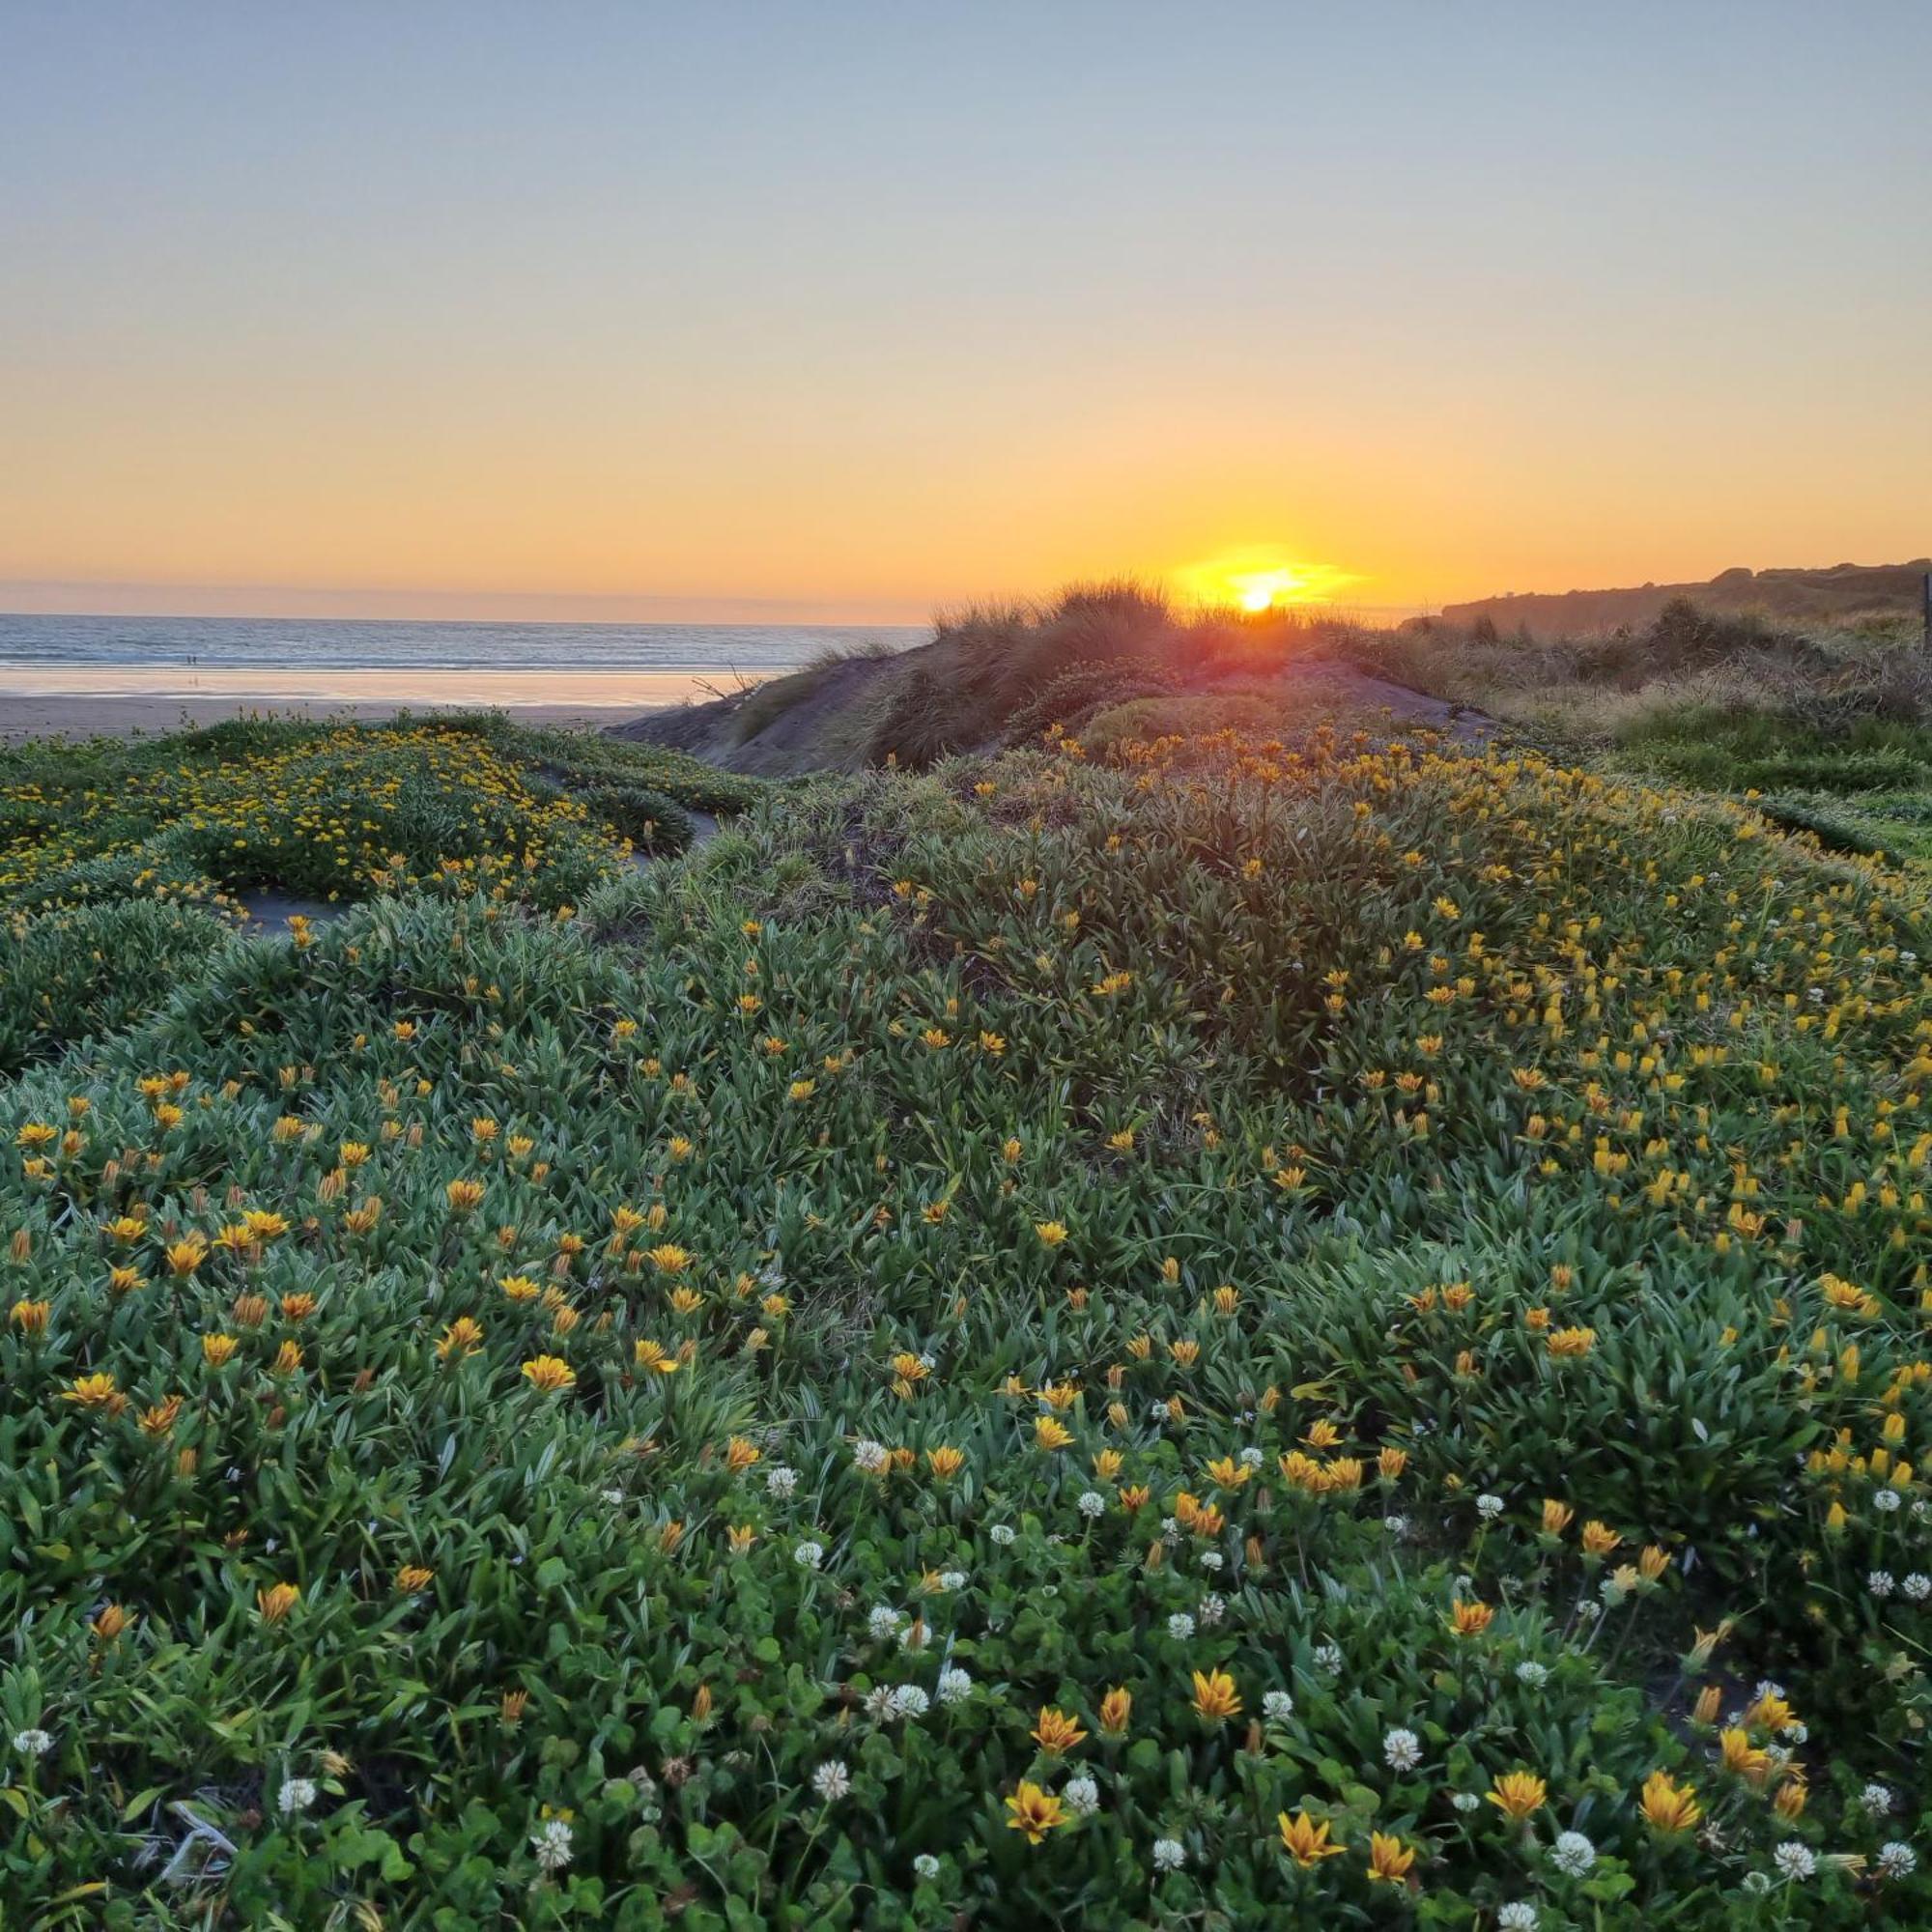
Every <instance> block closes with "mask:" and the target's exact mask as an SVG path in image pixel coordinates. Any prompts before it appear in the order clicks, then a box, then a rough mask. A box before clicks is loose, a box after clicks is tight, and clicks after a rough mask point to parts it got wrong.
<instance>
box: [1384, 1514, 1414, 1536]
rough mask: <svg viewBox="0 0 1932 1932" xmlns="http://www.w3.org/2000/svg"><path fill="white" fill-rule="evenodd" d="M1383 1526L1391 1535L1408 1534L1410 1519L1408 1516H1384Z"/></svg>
mask: <svg viewBox="0 0 1932 1932" xmlns="http://www.w3.org/2000/svg"><path fill="white" fill-rule="evenodd" d="M1382 1527H1383V1528H1384V1529H1385V1530H1387V1531H1388V1533H1389V1534H1390V1535H1391V1536H1406V1535H1407V1534H1408V1519H1407V1518H1406V1516H1385V1517H1383V1518H1382Z"/></svg>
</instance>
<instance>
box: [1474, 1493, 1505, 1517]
mask: <svg viewBox="0 0 1932 1932" xmlns="http://www.w3.org/2000/svg"><path fill="white" fill-rule="evenodd" d="M1502 1513H1503V1499H1502V1497H1500V1496H1490V1495H1482V1496H1478V1497H1477V1498H1476V1514H1477V1515H1478V1516H1479V1517H1481V1518H1482V1519H1483V1520H1484V1521H1485V1522H1494V1521H1495V1520H1496V1519H1497V1517H1499V1516H1501V1515H1502Z"/></svg>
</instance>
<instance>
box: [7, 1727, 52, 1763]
mask: <svg viewBox="0 0 1932 1932" xmlns="http://www.w3.org/2000/svg"><path fill="white" fill-rule="evenodd" d="M53 1747H54V1741H53V1739H52V1738H51V1737H50V1736H49V1735H48V1734H47V1733H46V1732H45V1731H43V1730H41V1729H39V1728H38V1727H37V1726H29V1727H28V1728H27V1729H26V1730H24V1731H15V1732H14V1749H15V1750H16V1751H18V1752H19V1753H20V1755H21V1756H22V1757H45V1756H46V1754H47V1753H48V1752H49V1751H50V1750H52V1749H53Z"/></svg>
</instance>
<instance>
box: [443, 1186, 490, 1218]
mask: <svg viewBox="0 0 1932 1932" xmlns="http://www.w3.org/2000/svg"><path fill="white" fill-rule="evenodd" d="M442 1191H443V1194H444V1196H445V1198H446V1199H447V1200H448V1202H449V1205H450V1207H451V1208H453V1209H454V1210H455V1211H456V1212H457V1213H459V1214H468V1213H469V1212H470V1211H471V1209H473V1208H480V1207H481V1206H482V1205H483V1183H482V1182H481V1181H480V1180H452V1181H451V1182H450V1183H449V1184H448V1186H446V1187H445V1188H444V1189H443V1190H442Z"/></svg>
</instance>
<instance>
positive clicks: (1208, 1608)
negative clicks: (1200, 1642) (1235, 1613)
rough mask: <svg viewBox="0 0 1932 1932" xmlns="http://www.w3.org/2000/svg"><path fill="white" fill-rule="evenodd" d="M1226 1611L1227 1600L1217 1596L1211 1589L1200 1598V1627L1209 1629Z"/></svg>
mask: <svg viewBox="0 0 1932 1932" xmlns="http://www.w3.org/2000/svg"><path fill="white" fill-rule="evenodd" d="M1227 1613H1228V1605H1227V1600H1226V1599H1225V1598H1222V1597H1217V1596H1216V1595H1215V1594H1214V1593H1213V1591H1211V1590H1210V1591H1208V1594H1207V1595H1206V1596H1205V1597H1203V1598H1202V1599H1201V1628H1202V1629H1203V1630H1211V1629H1212V1628H1213V1627H1214V1626H1215V1625H1216V1624H1218V1623H1219V1622H1220V1621H1221V1619H1222V1618H1223V1617H1224V1616H1226V1615H1227Z"/></svg>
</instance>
